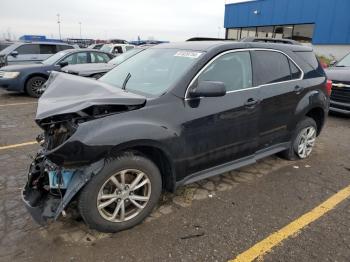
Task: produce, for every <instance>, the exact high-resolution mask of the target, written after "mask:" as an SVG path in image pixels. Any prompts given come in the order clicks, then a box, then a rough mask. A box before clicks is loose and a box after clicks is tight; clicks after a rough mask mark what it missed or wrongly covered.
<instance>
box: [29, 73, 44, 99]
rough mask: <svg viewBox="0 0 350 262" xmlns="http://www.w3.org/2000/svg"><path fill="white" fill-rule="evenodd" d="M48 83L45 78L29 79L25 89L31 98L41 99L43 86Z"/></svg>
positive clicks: (35, 77)
mask: <svg viewBox="0 0 350 262" xmlns="http://www.w3.org/2000/svg"><path fill="white" fill-rule="evenodd" d="M46 81H47V79H46V78H45V77H42V76H34V77H31V78H29V79H28V81H27V83H26V86H25V89H26V92H27V94H28V95H29V96H31V97H36V98H38V97H40V96H41V95H42V93H43V92H41V91H40V89H41V87H42V85H43V84H44V83H45V82H46Z"/></svg>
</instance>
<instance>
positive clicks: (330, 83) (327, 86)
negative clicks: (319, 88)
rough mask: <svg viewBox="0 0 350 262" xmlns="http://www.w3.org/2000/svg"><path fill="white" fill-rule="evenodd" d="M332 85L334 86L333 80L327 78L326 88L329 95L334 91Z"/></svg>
mask: <svg viewBox="0 0 350 262" xmlns="http://www.w3.org/2000/svg"><path fill="white" fill-rule="evenodd" d="M332 86H333V82H332V80H329V79H327V83H326V90H327V94H328V96H330V95H331V93H332Z"/></svg>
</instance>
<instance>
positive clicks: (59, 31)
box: [56, 14, 62, 40]
mask: <svg viewBox="0 0 350 262" xmlns="http://www.w3.org/2000/svg"><path fill="white" fill-rule="evenodd" d="M56 16H57V24H58V34H59V36H60V40H62V37H61V20H60V14H57V15H56Z"/></svg>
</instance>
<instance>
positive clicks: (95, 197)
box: [78, 153, 162, 232]
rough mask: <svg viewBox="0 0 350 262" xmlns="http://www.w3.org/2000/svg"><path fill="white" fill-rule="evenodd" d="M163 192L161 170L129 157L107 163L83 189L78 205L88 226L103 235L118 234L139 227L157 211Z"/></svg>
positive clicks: (129, 155) (145, 160) (141, 160)
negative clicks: (138, 225)
mask: <svg viewBox="0 0 350 262" xmlns="http://www.w3.org/2000/svg"><path fill="white" fill-rule="evenodd" d="M161 189H162V180H161V175H160V172H159V170H158V168H157V166H156V165H155V164H154V163H153V162H152V161H150V160H149V159H147V158H145V157H142V156H136V155H134V154H132V153H126V154H124V155H122V156H120V157H118V158H116V159H114V160H113V161H111V162H110V161H109V162H107V163H106V165H105V167H104V168H103V169H102V171H101V172H100V173H99V174H97V175H95V176H94V177H93V178H92V179H91V180H90V181H89V182H88V184H87V185H86V186H85V187H84V188H83V190H82V192H81V194H80V196H79V201H78V208H79V211H80V213H81V215H82V217H83V219H84V221H85V222H86V224H87V225H88V226H89V227H90V228H93V229H96V230H99V231H102V232H117V231H121V230H125V229H128V228H130V227H133V226H135V225H137V224H139V223H140V222H141V221H142V220H144V219H145V218H146V217H147V216H148V215H149V214H150V213H151V211H152V210H153V208H154V207H155V205H156V204H157V202H158V199H159V197H160V193H161Z"/></svg>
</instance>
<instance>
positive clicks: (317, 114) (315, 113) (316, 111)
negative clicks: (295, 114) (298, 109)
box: [306, 107, 325, 135]
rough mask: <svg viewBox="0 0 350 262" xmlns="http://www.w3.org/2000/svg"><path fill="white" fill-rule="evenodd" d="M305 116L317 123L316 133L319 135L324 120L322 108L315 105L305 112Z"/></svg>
mask: <svg viewBox="0 0 350 262" xmlns="http://www.w3.org/2000/svg"><path fill="white" fill-rule="evenodd" d="M306 116H308V117H311V118H312V119H313V120H315V122H316V125H317V135H319V134H320V133H321V130H322V128H323V125H324V120H325V113H324V110H323V109H322V108H320V107H316V108H313V109H311V110H310V111H309V112H307V114H306Z"/></svg>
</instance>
